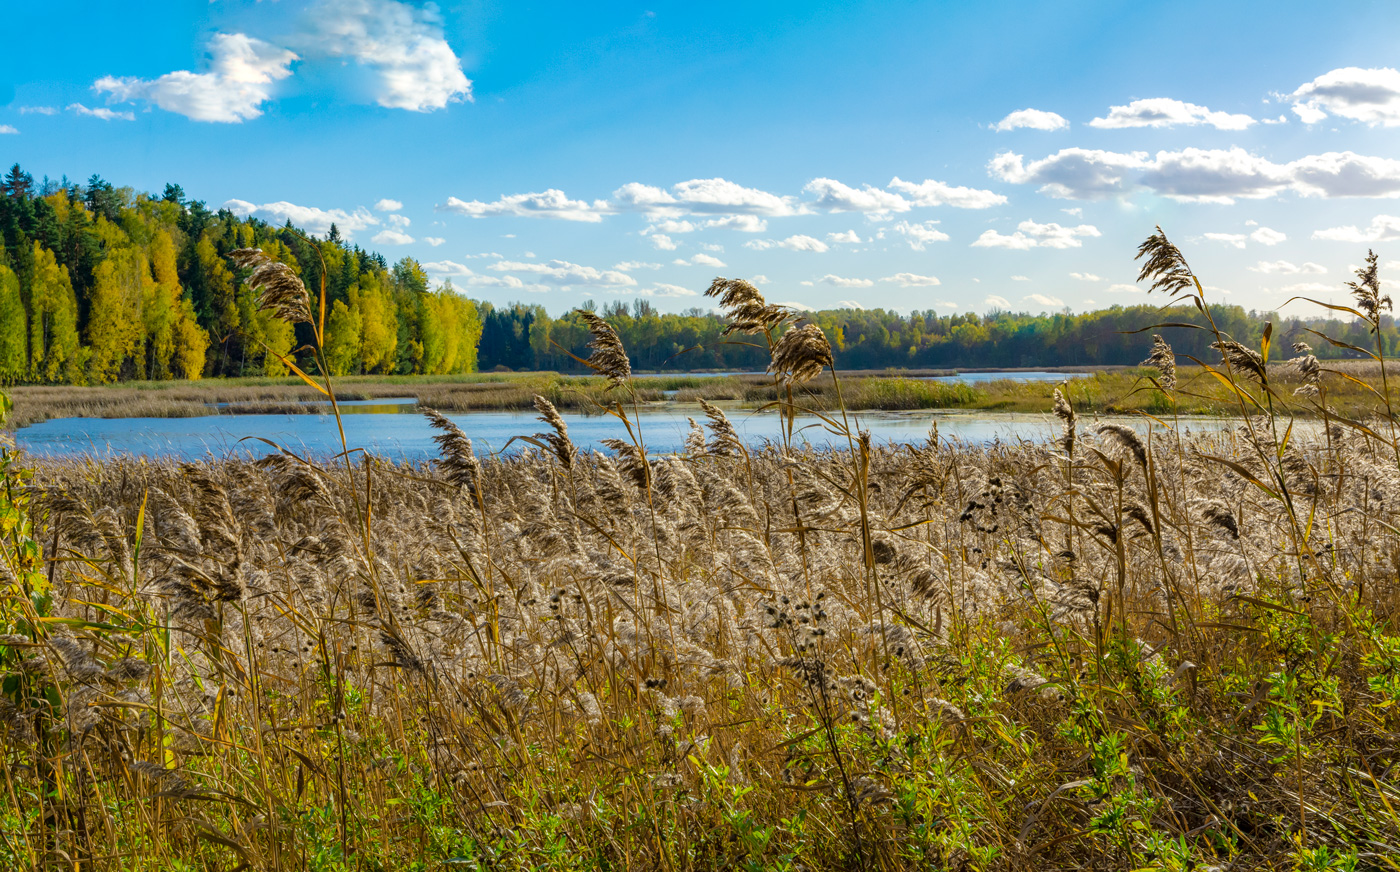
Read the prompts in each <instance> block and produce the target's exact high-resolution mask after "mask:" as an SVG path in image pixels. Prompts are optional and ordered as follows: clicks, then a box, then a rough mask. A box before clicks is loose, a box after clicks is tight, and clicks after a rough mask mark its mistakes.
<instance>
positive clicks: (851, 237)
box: [826, 230, 861, 245]
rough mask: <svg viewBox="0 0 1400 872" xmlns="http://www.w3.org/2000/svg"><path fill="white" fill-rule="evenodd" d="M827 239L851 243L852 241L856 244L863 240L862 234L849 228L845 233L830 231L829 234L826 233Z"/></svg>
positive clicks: (828, 240)
mask: <svg viewBox="0 0 1400 872" xmlns="http://www.w3.org/2000/svg"><path fill="white" fill-rule="evenodd" d="M826 241H827V242H849V243H851V244H853V245H854V244H857V243H859V242H860V241H861V239H860V234H859V233H856V232H855V231H854V230H847V231H846V232H845V233H828V234H827V235H826Z"/></svg>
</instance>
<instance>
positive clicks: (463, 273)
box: [423, 260, 549, 293]
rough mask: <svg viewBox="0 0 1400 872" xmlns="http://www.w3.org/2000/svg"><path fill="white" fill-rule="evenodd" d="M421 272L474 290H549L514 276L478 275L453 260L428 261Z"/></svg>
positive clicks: (534, 291)
mask: <svg viewBox="0 0 1400 872" xmlns="http://www.w3.org/2000/svg"><path fill="white" fill-rule="evenodd" d="M423 271H424V272H425V273H427V274H428V276H429V277H430V278H433V279H436V280H438V281H452V282H454V283H456V284H462V285H466V286H468V287H474V288H478V287H479V288H504V289H506V290H508V291H528V292H530V293H544V292H546V291H548V290H549V287H548V286H547V285H542V284H538V283H528V284H527V283H526V282H523V281H521V280H520V279H519V278H516V277H515V276H483V275H478V274H477V273H474V272H472V271H471V269H470V268H469V267H467V266H466V265H465V264H460V263H457V262H456V261H454V260H439V261H430V262H429V263H425V264H423Z"/></svg>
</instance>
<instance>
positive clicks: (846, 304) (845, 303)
mask: <svg viewBox="0 0 1400 872" xmlns="http://www.w3.org/2000/svg"><path fill="white" fill-rule="evenodd" d="M836 305H837V306H839V307H841V308H842V309H864V308H865V307H864V306H862V305H861V304H860V303H857V302H856V301H855V300H837V301H836Z"/></svg>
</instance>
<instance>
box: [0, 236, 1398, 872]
mask: <svg viewBox="0 0 1400 872" xmlns="http://www.w3.org/2000/svg"><path fill="white" fill-rule="evenodd" d="M1154 240H1155V241H1154V242H1153V247H1152V248H1151V249H1150V250H1149V251H1148V252H1146V255H1147V256H1149V267H1150V269H1149V270H1147V271H1145V273H1144V276H1143V279H1144V280H1145V281H1151V282H1154V283H1156V285H1157V286H1158V287H1159V289H1164V290H1168V291H1183V292H1185V293H1187V294H1190V295H1194V296H1196V297H1197V299H1199V300H1200V302H1201V305H1202V306H1203V307H1206V308H1207V309H1208V308H1209V302H1208V301H1207V300H1205V299H1204V298H1203V295H1202V294H1201V291H1200V288H1199V285H1198V284H1197V283H1196V282H1195V277H1194V275H1193V274H1191V272H1190V268H1189V265H1187V264H1186V261H1185V258H1184V257H1182V256H1181V255H1180V252H1176V251H1175V250H1174V248H1172V249H1168V248H1167V246H1169V245H1170V244H1169V243H1168V242H1167V240H1166V239H1165V237H1164V236H1162V237H1161V238H1160V239H1158V238H1157V237H1154ZM1164 277H1165V278H1166V279H1168V280H1169V281H1168V282H1167V283H1165V284H1164V283H1163V281H1162V280H1163V278H1164ZM1176 279H1180V280H1181V281H1180V282H1179V283H1177V284H1175V285H1173V284H1171V281H1175V280H1176ZM1363 284H1364V282H1363ZM741 290H742V289H741ZM745 293H747V291H745ZM753 293H754V294H756V293H757V292H756V291H754V292H753ZM743 301H744V302H745V303H746V305H749V306H750V308H751V309H752V310H753V311H752V313H751V314H753V320H752V325H753V329H754V330H756V331H759V332H765V331H769V330H771V331H772V332H771V333H766V335H767V338H768V341H769V344H770V347H771V348H772V349H773V353H774V360H775V365H774V372H773V374H772V379H771V380H770V382H769V385H768V387H766V388H764V390H771V393H770V394H768V395H766V396H767V401H768V402H771V403H772V404H773V405H774V408H773V410H772V413H773V414H784V415H788V414H790V413H792V412H794V411H799V410H807V411H812V412H814V413H816V414H820V415H822V416H823V418H824V421H825V424H826V426H827V427H829V428H830V429H831V430H832V431H833V432H835V433H837V434H839V435H840V436H842V437H843V439H844V440H845V441H846V445H847V447H846V448H845V449H843V450H839V451H813V450H806V449H801V448H798V447H795V446H792V445H789V444H787V443H783V444H779V445H774V446H769V447H766V448H763V449H754V448H751V447H749V446H745V445H743V444H742V443H740V442H738V440H737V439H736V438H735V437H734V436H733V431H732V429H731V428H729V425H728V422H727V420H726V419H725V417H724V413H723V411H721V410H720V409H718V408H716V407H714V406H711V405H706V406H704V407H703V410H704V412H705V416H706V423H705V425H704V426H703V427H702V426H701V425H700V424H697V425H695V431H694V432H693V433H692V438H691V439H690V440H688V443H687V445H688V448H687V451H686V452H685V453H683V454H680V455H675V456H653V455H649V454H648V453H647V451H646V448H645V440H644V438H643V436H644V434H643V433H642V432H641V431H640V430H639V429H638V420H637V415H636V408H637V404H638V403H639V402H640V399H639V394H638V392H637V391H636V387H635V380H633V379H631V378H630V377H629V374H627V373H625V372H623V371H622V370H621V369H619V368H618V361H617V359H616V357H615V356H614V357H613V358H611V359H610V361H611V362H610V363H609V362H608V361H606V360H601V359H595V361H594V362H595V363H597V364H598V365H599V367H600V368H603V370H604V371H603V376H604V377H605V378H606V379H607V380H608V381H609V382H610V383H611V384H612V386H613V390H612V391H611V392H607V393H603V392H600V393H599V395H598V397H599V405H600V407H602V408H603V409H604V410H606V411H607V413H609V414H612V415H614V417H615V418H616V419H617V426H618V436H619V439H618V440H617V441H616V442H615V443H614V444H613V445H612V446H611V451H610V453H609V454H607V455H604V454H599V453H596V452H593V453H579V452H577V451H576V450H575V449H574V448H573V446H572V443H571V442H570V441H569V438H568V430H567V426H566V425H565V423H564V419H563V418H562V417H560V416H559V415H558V413H557V411H556V410H555V408H554V406H553V405H552V404H551V403H550V402H548V398H542V399H541V401H539V402H538V403H537V408H538V409H539V411H540V415H541V422H542V427H543V429H544V432H542V433H539V434H535V435H533V436H529V437H528V439H527V440H526V443H525V444H526V449H525V451H524V452H523V453H521V454H517V455H513V456H510V457H508V458H507V457H477V456H475V455H474V454H472V453H471V446H470V442H469V440H467V438H466V437H467V434H465V433H462V432H461V431H457V430H455V429H454V428H453V427H452V425H451V424H450V422H446V423H440V424H439V426H440V428H441V430H442V435H441V437H440V444H441V445H442V448H443V454H442V457H441V458H440V459H439V461H437V462H435V463H432V464H407V463H401V464H390V463H385V462H382V461H379V460H373V459H366V460H365V461H363V462H356V463H349V462H346V461H345V460H343V459H338V460H336V461H335V462H332V463H321V462H317V461H316V460H315V459H313V458H303V457H297V456H294V455H292V454H289V453H285V452H282V453H278V454H275V455H273V456H271V457H269V458H268V459H266V460H263V461H260V462H257V463H247V462H243V461H238V460H229V461H220V462H209V463H198V464H176V463H173V462H160V461H148V460H141V459H135V458H131V459H119V460H116V461H104V462H103V463H100V464H99V463H96V462H93V461H86V460H70V461H41V462H37V463H34V464H31V465H32V466H33V467H34V469H33V480H32V483H29V482H27V481H26V480H25V479H24V478H22V477H21V473H20V472H19V471H18V470H17V468H16V467H15V466H14V465H13V463H12V462H11V465H10V466H6V467H4V469H3V470H0V472H3V473H4V476H5V479H4V480H5V481H6V482H7V483H8V485H7V487H6V488H5V489H4V491H3V493H4V499H3V500H0V530H3V531H4V535H5V538H4V541H3V547H0V555H3V557H4V558H5V561H4V565H5V566H6V567H7V568H8V574H7V576H6V583H7V584H8V585H9V586H10V590H9V598H8V599H7V600H5V606H4V611H3V612H0V619H2V620H4V621H5V622H7V623H8V626H7V627H5V628H3V629H5V630H6V631H7V632H8V633H9V635H5V636H3V637H0V668H3V669H4V670H5V678H4V680H3V681H4V683H3V685H0V687H3V690H4V697H3V698H4V700H5V702H3V703H0V731H3V732H0V739H2V740H3V744H0V748H3V755H4V761H3V762H4V764H5V776H4V778H5V782H4V789H3V792H0V796H3V799H0V867H4V868H74V867H79V866H80V867H81V868H85V869H88V868H91V869H228V868H235V867H238V868H254V869H316V870H331V869H337V870H338V869H388V868H403V869H436V868H468V869H470V868H478V869H522V870H523V869H675V870H690V869H716V868H739V869H793V870H796V869H828V868H835V869H930V868H932V869H979V870H982V869H985V870H991V869H1069V868H1074V869H1106V870H1107V869H1164V870H1188V869H1203V868H1240V869H1245V868H1277V869H1306V870H1331V869H1360V868H1368V869H1393V868H1397V866H1398V865H1400V863H1397V860H1396V859H1395V858H1396V857H1397V856H1400V817H1398V816H1397V804H1398V803H1400V784H1397V781H1396V776H1395V767H1396V764H1397V763H1400V751H1397V747H1400V746H1397V742H1396V737H1397V735H1400V733H1398V732H1397V730H1400V715H1397V712H1400V630H1397V627H1396V617H1397V607H1400V598H1397V581H1398V580H1400V535H1397V533H1398V532H1400V531H1397V525H1400V506H1397V505H1395V502H1396V499H1395V494H1396V493H1397V492H1400V490H1397V485H1400V468H1397V464H1396V458H1395V451H1394V449H1395V447H1396V446H1395V444H1394V441H1393V437H1392V436H1391V435H1390V433H1391V431H1390V426H1389V422H1388V421H1387V420H1385V417H1384V416H1385V415H1387V414H1388V407H1387V406H1386V404H1385V403H1384V402H1383V400H1387V399H1389V398H1388V396H1387V395H1386V394H1387V393H1388V392H1386V391H1385V390H1384V388H1382V389H1381V392H1380V393H1378V395H1377V396H1376V397H1375V398H1374V399H1375V402H1374V403H1373V405H1372V414H1371V415H1369V416H1365V415H1360V414H1342V413H1340V412H1338V411H1337V410H1335V409H1333V408H1331V407H1330V406H1327V405H1325V403H1326V402H1327V397H1329V396H1330V392H1331V390H1332V389H1333V388H1340V387H1341V386H1342V385H1343V384H1349V383H1348V382H1347V381H1346V378H1345V377H1344V376H1343V375H1342V374H1339V373H1334V372H1328V371H1325V370H1323V369H1321V368H1320V367H1316V366H1314V364H1315V363H1316V361H1311V362H1310V360H1309V355H1308V354H1307V352H1306V351H1304V350H1301V349H1300V350H1298V351H1297V352H1295V357H1294V359H1293V362H1292V363H1291V364H1289V366H1291V367H1292V369H1293V370H1294V371H1295V376H1291V377H1290V380H1289V381H1288V382H1287V384H1286V385H1285V382H1284V380H1283V379H1282V375H1281V373H1282V371H1283V370H1282V367H1280V366H1278V365H1277V364H1276V366H1275V368H1273V369H1271V368H1269V367H1268V366H1267V358H1268V357H1269V349H1268V348H1264V349H1249V348H1245V347H1243V346H1239V345H1237V344H1236V345H1232V344H1231V343H1232V342H1233V340H1232V339H1231V338H1230V337H1228V336H1226V335H1224V334H1220V335H1218V336H1217V337H1216V339H1217V342H1218V343H1219V344H1220V347H1221V349H1222V351H1223V352H1224V354H1225V359H1224V360H1223V361H1222V362H1221V363H1220V364H1216V363H1214V362H1210V363H1203V364H1202V368H1200V369H1198V370H1195V371H1193V372H1194V374H1193V375H1191V376H1188V375H1187V372H1188V368H1187V367H1185V366H1183V367H1181V371H1180V372H1178V371H1177V369H1176V361H1175V359H1174V357H1173V356H1172V355H1171V354H1170V350H1169V349H1167V350H1166V351H1161V350H1160V349H1159V351H1158V353H1155V354H1154V361H1155V368H1154V369H1152V370H1151V372H1150V376H1146V377H1142V378H1140V379H1139V382H1138V387H1139V388H1140V395H1142V396H1148V395H1150V396H1152V397H1154V398H1155V399H1154V400H1153V402H1156V403H1158V404H1159V406H1160V409H1161V410H1162V411H1161V412H1160V413H1158V414H1156V415H1155V417H1154V418H1152V419H1149V426H1148V427H1147V428H1146V429H1145V432H1146V435H1145V436H1143V435H1140V434H1139V432H1138V431H1135V430H1133V429H1130V428H1125V427H1114V426H1101V427H1098V428H1094V429H1091V430H1089V431H1087V432H1086V431H1082V430H1081V429H1079V419H1078V412H1079V411H1083V410H1084V409H1083V406H1082V405H1079V403H1080V400H1081V399H1083V400H1087V398H1088V396H1089V395H1088V393H1087V392H1086V390H1085V387H1086V386H1085V385H1081V384H1079V383H1077V382H1076V383H1074V384H1072V385H1063V386H1061V391H1060V394H1059V395H1057V396H1056V397H1055V403H1054V412H1055V414H1057V415H1058V416H1059V419H1060V421H1061V422H1062V425H1063V427H1064V432H1063V433H1062V437H1061V438H1060V439H1057V440H1056V441H1054V442H1049V443H1045V444H1033V443H1026V442H1020V443H1016V444H993V445H968V444H961V443H957V442H950V441H948V440H944V439H940V438H938V437H937V436H936V434H931V435H930V438H929V439H928V440H926V441H923V442H920V443H916V444H910V445H898V446H896V445H878V444H875V443H873V442H872V441H871V440H870V439H869V437H868V436H867V435H866V434H864V433H863V432H862V431H861V429H860V422H859V419H858V416H857V415H856V414H855V413H854V412H852V411H851V410H852V409H853V408H854V405H848V404H846V403H837V404H835V405H834V406H833V405H832V404H831V401H830V399H831V397H832V396H835V395H837V394H838V392H839V395H840V396H841V397H842V398H843V399H848V400H849V401H850V402H852V403H859V402H863V400H861V399H859V397H860V395H861V391H863V390H867V388H863V387H860V386H857V385H856V384H854V383H852V382H849V381H847V380H846V379H844V378H840V379H836V378H835V377H833V376H832V375H830V374H828V375H826V376H824V377H823V378H825V379H829V380H830V385H831V387H830V391H829V392H828V390H827V388H826V387H825V385H824V384H823V382H822V381H821V380H819V379H817V378H815V377H814V375H815V373H814V369H816V368H818V367H820V366H826V367H828V370H829V366H830V364H831V363H832V361H831V358H830V351H829V349H827V348H824V340H818V339H817V338H816V337H814V336H813V335H812V334H810V333H806V334H802V335H800V336H798V337H797V338H796V339H789V338H787V337H789V336H793V335H795V334H796V333H797V329H796V328H794V329H792V330H789V331H787V332H783V331H782V327H783V326H784V325H785V324H786V323H787V322H788V321H789V320H790V316H789V315H788V314H787V313H784V312H782V311H780V307H768V304H766V302H762V298H761V297H758V299H757V301H755V300H753V299H752V298H747V297H746V298H744V300H743ZM760 304H761V305H760ZM770 308H771V311H770ZM793 317H795V316H793ZM600 335H601V334H600ZM614 338H615V337H614ZM605 340H606V336H602V338H601V339H599V340H597V341H599V342H600V345H603V346H606V345H607V343H606V341H605ZM799 340H800V341H799ZM598 354H599V352H598V351H595V358H597V356H598ZM624 360H625V358H624ZM1378 365H1379V364H1378ZM1197 378H1199V379H1201V380H1203V381H1207V382H1209V383H1214V384H1215V385H1218V386H1219V388H1220V390H1221V391H1223V392H1224V393H1223V394H1222V395H1221V396H1222V397H1223V400H1222V402H1228V403H1233V404H1234V406H1235V407H1236V409H1237V410H1239V411H1238V412H1237V414H1238V422H1237V427H1236V428H1235V429H1234V430H1232V431H1228V432H1223V433H1212V434H1204V435H1201V434H1194V435H1193V434H1187V433H1186V432H1185V431H1184V430H1178V429H1176V428H1175V427H1174V426H1173V420H1174V411H1175V410H1176V409H1178V408H1180V407H1181V406H1182V405H1185V404H1188V403H1189V402H1190V401H1191V398H1190V397H1189V395H1188V394H1189V393H1190V392H1192V391H1194V390H1196V389H1197V387H1198V385H1197V384H1196V382H1195V381H1193V379H1197ZM1295 382H1296V383H1298V384H1299V385H1300V387H1298V388H1294V387H1293V384H1294V383H1295ZM878 385H883V387H880V386H878ZM949 387H953V386H942V385H927V384H926V383H913V384H912V385H902V384H900V383H898V382H896V381H889V380H887V381H884V382H881V383H877V386H874V387H871V388H869V389H868V390H872V391H885V392H887V393H886V394H885V395H884V399H885V400H886V401H888V402H908V403H921V402H924V401H925V398H926V397H929V396H933V397H937V396H939V395H938V394H936V393H933V394H928V393H925V392H924V391H925V389H929V390H943V389H945V388H949ZM1308 387H1311V388H1313V389H1314V390H1303V388H1308ZM1295 391H1296V392H1295ZM1125 393H1127V394H1132V391H1131V390H1130V391H1127V392H1125ZM1042 408H1043V409H1046V410H1047V411H1048V410H1049V409H1050V404H1049V403H1046V405H1044V406H1042ZM1304 412H1306V413H1308V414H1311V415H1313V416H1323V417H1325V420H1326V426H1325V427H1324V428H1322V432H1320V433H1319V435H1317V436H1315V437H1313V436H1308V437H1305V436H1302V435H1299V434H1300V432H1302V431H1301V430H1295V429H1294V428H1293V427H1292V426H1291V421H1292V420H1293V418H1294V417H1296V416H1298V415H1301V414H1303V413H1304ZM522 435H524V434H522ZM347 456H348V455H347ZM31 499H32V505H31V504H29V502H28V501H29V500H31ZM30 518H32V519H34V520H33V522H32V526H31V522H30V521H29V520H28V519H30ZM41 549H42V551H41Z"/></svg>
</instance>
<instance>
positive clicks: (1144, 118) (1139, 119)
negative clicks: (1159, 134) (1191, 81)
mask: <svg viewBox="0 0 1400 872" xmlns="http://www.w3.org/2000/svg"><path fill="white" fill-rule="evenodd" d="M1254 123H1255V121H1254V119H1253V118H1251V117H1250V116H1248V115H1231V114H1230V113H1228V112H1212V111H1211V110H1209V109H1207V108H1206V107H1204V106H1197V105H1196V104H1195V103H1183V102H1182V101H1180V100H1173V99H1171V98H1170V97H1152V98H1150V99H1147V100H1134V101H1133V102H1131V103H1129V104H1128V105H1127V106H1110V107H1109V109H1108V117H1107V118H1095V119H1094V120H1093V121H1090V122H1089V126H1090V127H1100V128H1109V129H1112V128H1122V127H1176V126H1178V125H1196V124H1209V125H1210V126H1211V127H1214V128H1216V129H1218V130H1244V129H1245V128H1246V127H1249V126H1250V125H1251V124H1254Z"/></svg>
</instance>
